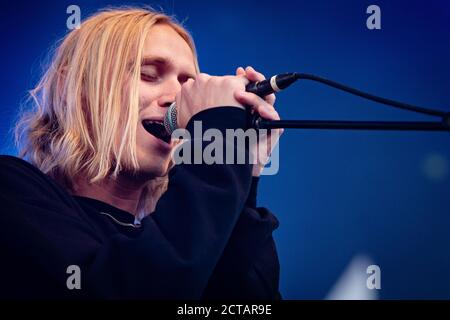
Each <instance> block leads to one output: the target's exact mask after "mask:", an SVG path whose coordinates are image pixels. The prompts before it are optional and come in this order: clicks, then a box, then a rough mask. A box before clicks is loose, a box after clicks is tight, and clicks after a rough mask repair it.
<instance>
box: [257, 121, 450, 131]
mask: <svg viewBox="0 0 450 320" xmlns="http://www.w3.org/2000/svg"><path fill="white" fill-rule="evenodd" d="M252 122H253V128H256V129H278V128H286V129H347V130H348V129H350V130H399V131H450V121H449V119H445V120H444V119H443V121H442V122H438V121H411V122H407V121H404V122H402V121H400V122H394V121H345V120H344V121H323V120H265V119H262V118H256V119H254V120H253V121H252Z"/></svg>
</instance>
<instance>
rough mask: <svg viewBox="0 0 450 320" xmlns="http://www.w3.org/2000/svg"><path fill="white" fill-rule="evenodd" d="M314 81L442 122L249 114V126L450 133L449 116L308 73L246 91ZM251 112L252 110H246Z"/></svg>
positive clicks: (263, 92)
mask: <svg viewBox="0 0 450 320" xmlns="http://www.w3.org/2000/svg"><path fill="white" fill-rule="evenodd" d="M299 79H303V80H312V81H316V82H319V83H322V84H325V85H327V86H330V87H333V88H335V89H338V90H342V91H345V92H347V93H350V94H353V95H356V96H359V97H361V98H364V99H368V100H372V101H375V102H378V103H381V104H384V105H387V106H390V107H394V108H399V109H403V110H407V111H410V112H417V113H421V114H426V115H430V116H434V117H439V118H440V119H441V121H440V122H439V121H411V122H408V121H346V120H344V121H326V120H266V119H262V118H261V117H259V116H258V115H254V114H251V113H250V111H249V114H248V118H247V119H248V121H249V122H248V125H249V126H250V127H251V128H256V129H277V128H288V129H340V130H341V129H350V130H401V131H407V130H416V131H450V112H446V111H440V110H434V109H428V108H423V107H418V106H414V105H411V104H407V103H403V102H399V101H395V100H391V99H386V98H383V97H379V96H375V95H373V94H370V93H366V92H363V91H360V90H358V89H355V88H352V87H349V86H346V85H343V84H341V83H338V82H335V81H332V80H329V79H325V78H322V77H318V76H316V75H313V74H308V73H295V72H293V73H284V74H280V75H277V76H274V77H272V78H271V80H270V81H262V82H260V83H256V84H255V83H252V84H251V85H247V88H246V89H247V91H250V92H254V93H256V94H258V95H259V96H262V97H263V96H265V95H267V94H269V93H273V92H278V91H280V90H281V89H285V88H287V87H288V86H290V85H291V84H292V83H294V82H295V81H297V80H299ZM247 109H249V108H247Z"/></svg>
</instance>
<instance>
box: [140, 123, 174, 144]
mask: <svg viewBox="0 0 450 320" xmlns="http://www.w3.org/2000/svg"><path fill="white" fill-rule="evenodd" d="M142 125H143V126H144V128H145V130H147V132H148V133H150V134H151V135H153V136H154V137H156V138H158V139H160V140H162V141H164V142H165V143H170V139H171V136H170V134H168V133H167V131H166V128H165V127H164V124H163V122H162V121H159V120H144V121H142Z"/></svg>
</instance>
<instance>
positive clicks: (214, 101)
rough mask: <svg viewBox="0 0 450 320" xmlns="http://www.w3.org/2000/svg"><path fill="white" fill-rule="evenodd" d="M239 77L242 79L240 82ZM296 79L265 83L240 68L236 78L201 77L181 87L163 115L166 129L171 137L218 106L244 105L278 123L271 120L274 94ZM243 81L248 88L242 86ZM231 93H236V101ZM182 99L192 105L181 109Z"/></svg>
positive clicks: (281, 77) (251, 71)
mask: <svg viewBox="0 0 450 320" xmlns="http://www.w3.org/2000/svg"><path fill="white" fill-rule="evenodd" d="M236 78H237V79H236ZM239 78H241V79H240V80H239ZM297 79H298V77H297V74H295V73H284V74H280V75H277V76H273V77H272V78H270V79H269V80H265V77H264V75H262V74H261V73H259V72H257V71H255V70H254V69H253V68H252V67H247V68H246V69H245V70H244V69H243V68H241V67H240V68H238V69H237V71H236V77H233V76H225V77H212V76H209V75H207V74H199V75H198V76H197V78H196V79H195V81H194V80H192V79H190V80H188V81H187V82H186V83H185V84H184V85H183V86H182V89H181V92H180V93H179V94H178V95H177V98H176V102H173V103H172V104H171V105H170V107H169V109H168V110H167V112H166V114H165V116H164V127H165V128H166V131H167V132H168V133H169V134H172V132H173V131H175V130H176V129H178V128H184V127H185V126H186V124H187V122H188V121H189V119H190V118H191V117H192V116H193V115H194V114H196V113H198V112H200V111H201V110H204V109H208V108H211V107H219V106H238V107H243V106H242V103H243V104H247V105H248V106H250V107H253V109H254V110H256V112H257V113H258V114H259V115H260V116H262V117H263V118H265V119H267V120H275V119H272V116H274V115H275V114H274V113H273V111H274V109H273V104H274V102H275V95H274V94H273V93H274V92H278V91H280V90H282V89H284V88H286V87H288V86H289V85H290V84H292V83H293V82H295V81H296V80H297ZM241 81H243V83H244V84H245V87H243V86H241ZM249 81H250V82H249ZM244 88H245V91H244ZM216 90H219V91H216ZM230 93H231V94H233V97H234V99H233V97H232V96H230ZM252 93H253V94H256V95H257V96H259V97H264V100H262V99H258V97H256V96H254V95H253V94H252ZM183 100H188V101H190V102H192V105H188V106H187V108H186V109H184V108H183V109H182V110H178V109H177V103H178V104H180V103H184V101H183ZM266 103H268V104H269V105H271V106H272V107H270V106H268V105H266ZM275 118H276V117H275Z"/></svg>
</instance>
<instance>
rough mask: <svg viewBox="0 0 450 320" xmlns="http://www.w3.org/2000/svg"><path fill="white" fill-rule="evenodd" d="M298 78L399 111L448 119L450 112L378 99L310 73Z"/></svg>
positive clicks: (299, 75)
mask: <svg viewBox="0 0 450 320" xmlns="http://www.w3.org/2000/svg"><path fill="white" fill-rule="evenodd" d="M295 75H296V78H297V79H306V80H312V81H317V82H320V83H323V84H326V85H328V86H330V87H333V88H336V89H339V90H342V91H346V92H349V93H351V94H354V95H357V96H359V97H361V98H365V99H368V100H372V101H375V102H378V103H382V104H385V105H389V106H392V107H395V108H399V109H404V110H409V111H414V112H418V113H422V114H427V115H431V116H439V117H447V116H448V112H444V111H440V110H433V109H427V108H422V107H418V106H414V105H411V104H408V103H403V102H399V101H395V100H391V99H386V98H382V97H378V96H375V95H372V94H370V93H366V92H362V91H360V90H357V89H354V88H351V87H348V86H345V85H343V84H340V83H337V82H335V81H332V80H328V79H325V78H321V77H318V76H315V75H312V74H308V73H296V74H295Z"/></svg>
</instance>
